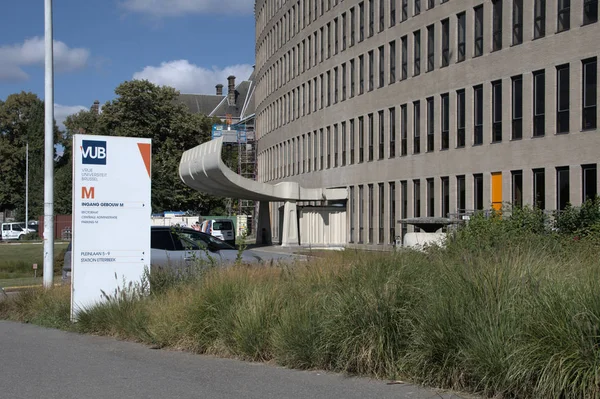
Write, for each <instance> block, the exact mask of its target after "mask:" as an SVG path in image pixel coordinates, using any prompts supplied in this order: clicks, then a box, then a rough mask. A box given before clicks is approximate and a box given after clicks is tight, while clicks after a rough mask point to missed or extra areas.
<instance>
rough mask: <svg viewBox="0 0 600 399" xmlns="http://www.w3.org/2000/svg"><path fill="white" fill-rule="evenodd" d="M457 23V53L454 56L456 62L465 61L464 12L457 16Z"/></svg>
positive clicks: (465, 21) (465, 20) (465, 22)
mask: <svg viewBox="0 0 600 399" xmlns="http://www.w3.org/2000/svg"><path fill="white" fill-rule="evenodd" d="M456 17H457V22H458V52H457V55H456V62H461V61H464V60H465V56H466V41H467V38H466V28H467V17H466V14H465V13H464V12H461V13H460V14H458V15H457V16H456Z"/></svg>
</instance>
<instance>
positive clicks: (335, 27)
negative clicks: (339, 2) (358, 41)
mask: <svg viewBox="0 0 600 399" xmlns="http://www.w3.org/2000/svg"><path fill="white" fill-rule="evenodd" d="M338 32H339V27H338V19H337V18H336V19H334V20H333V53H334V54H337V53H338V50H339V42H338Z"/></svg>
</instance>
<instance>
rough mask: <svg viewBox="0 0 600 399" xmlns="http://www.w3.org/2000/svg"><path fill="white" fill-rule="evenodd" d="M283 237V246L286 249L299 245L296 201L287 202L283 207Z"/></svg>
mask: <svg viewBox="0 0 600 399" xmlns="http://www.w3.org/2000/svg"><path fill="white" fill-rule="evenodd" d="M281 237H282V238H281V245H282V246H284V247H289V246H295V245H298V244H299V241H298V239H299V237H298V212H297V206H296V201H286V202H285V204H284V205H283V231H282V232H281Z"/></svg>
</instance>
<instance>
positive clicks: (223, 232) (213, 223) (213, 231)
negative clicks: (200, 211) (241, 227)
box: [200, 219, 235, 245]
mask: <svg viewBox="0 0 600 399" xmlns="http://www.w3.org/2000/svg"><path fill="white" fill-rule="evenodd" d="M200 231H202V232H204V233H207V234H210V235H211V236H213V237H217V238H219V239H221V240H223V241H225V242H226V243H228V244H231V245H235V228H234V227H233V222H232V221H231V220H230V219H211V220H205V221H204V222H202V224H201V225H200Z"/></svg>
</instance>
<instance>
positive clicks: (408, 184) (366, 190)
mask: <svg viewBox="0 0 600 399" xmlns="http://www.w3.org/2000/svg"><path fill="white" fill-rule="evenodd" d="M255 16H256V67H255V79H256V92H255V106H256V127H255V128H256V133H257V138H258V170H259V173H258V176H259V180H260V181H262V182H270V183H278V182H282V181H294V182H298V183H300V184H301V185H302V186H304V187H312V188H318V187H322V188H347V189H348V201H347V204H346V210H347V211H346V213H347V214H346V217H347V226H348V227H347V241H348V243H353V244H360V245H365V246H379V245H381V246H383V247H386V246H388V245H390V244H392V243H393V242H394V240H395V238H396V236H399V235H401V231H399V230H400V229H399V225H398V224H397V220H398V219H401V218H410V217H424V216H447V215H448V214H451V213H456V212H458V211H461V210H476V209H489V208H491V207H499V206H501V205H502V203H514V204H517V205H521V204H523V205H525V204H532V205H535V206H538V207H541V208H544V209H548V210H553V209H562V208H564V207H565V206H566V204H567V203H571V204H573V205H578V204H581V202H582V201H583V200H584V199H585V198H587V197H593V196H595V195H596V194H597V193H598V189H599V182H598V176H597V164H598V162H599V161H600V132H599V131H598V120H599V119H600V112H599V109H598V102H599V99H600V96H599V94H600V93H599V91H598V70H599V67H598V57H599V56H600V41H599V40H600V24H599V23H598V0H595V1H593V0H571V1H569V0H495V1H494V0H492V1H489V0H257V1H256V3H255ZM272 214H275V215H276V213H275V212H272ZM274 224H275V225H276V224H277V223H274ZM276 234H277V233H276V232H275V235H276Z"/></svg>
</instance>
